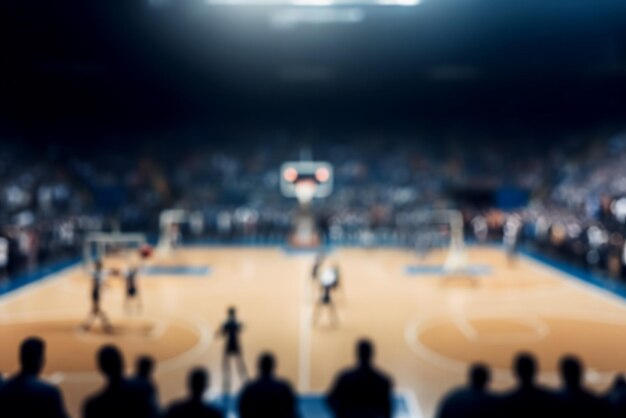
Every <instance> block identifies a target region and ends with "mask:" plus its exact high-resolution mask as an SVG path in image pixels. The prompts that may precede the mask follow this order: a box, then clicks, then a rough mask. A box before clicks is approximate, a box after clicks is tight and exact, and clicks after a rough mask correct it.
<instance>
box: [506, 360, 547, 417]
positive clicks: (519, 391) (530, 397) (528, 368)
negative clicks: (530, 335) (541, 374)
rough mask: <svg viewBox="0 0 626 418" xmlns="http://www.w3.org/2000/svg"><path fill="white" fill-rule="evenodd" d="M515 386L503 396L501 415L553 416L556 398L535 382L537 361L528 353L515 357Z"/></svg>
mask: <svg viewBox="0 0 626 418" xmlns="http://www.w3.org/2000/svg"><path fill="white" fill-rule="evenodd" d="M514 369H515V376H516V378H517V387H516V388H515V389H514V390H513V391H511V392H509V393H508V394H506V395H505V396H504V398H503V404H502V410H501V414H500V415H501V416H503V417H507V418H517V417H519V418H527V417H533V418H541V417H546V418H548V417H549V418H554V417H555V416H557V415H555V414H556V412H557V411H556V398H555V396H554V395H553V394H551V393H550V392H548V391H547V390H546V389H544V388H542V387H540V386H539V385H537V384H536V382H535V379H536V377H537V362H536V360H535V357H533V356H532V355H531V354H528V353H521V354H518V355H517V357H516V358H515V366H514Z"/></svg>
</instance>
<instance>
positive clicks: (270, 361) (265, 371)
mask: <svg viewBox="0 0 626 418" xmlns="http://www.w3.org/2000/svg"><path fill="white" fill-rule="evenodd" d="M275 369H276V360H275V359H274V355H273V354H271V353H263V354H261V356H260V357H259V373H260V374H261V377H272V376H273V375H274V370H275Z"/></svg>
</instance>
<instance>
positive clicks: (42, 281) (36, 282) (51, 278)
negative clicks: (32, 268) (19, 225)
mask: <svg viewBox="0 0 626 418" xmlns="http://www.w3.org/2000/svg"><path fill="white" fill-rule="evenodd" d="M79 265H80V260H73V261H71V262H69V263H68V265H65V266H63V267H61V268H59V269H58V270H55V271H52V272H50V273H45V269H43V270H41V272H40V274H41V276H39V277H37V278H36V279H33V280H31V281H28V282H27V283H24V284H22V285H17V286H16V287H14V288H12V289H9V290H6V291H5V292H2V291H1V290H0V306H1V305H3V304H6V303H7V302H9V301H10V300H13V299H15V298H16V297H19V296H20V295H24V294H27V293H30V292H33V291H36V290H38V289H41V288H42V287H45V286H49V285H50V284H52V283H56V282H57V281H58V280H59V279H61V278H63V277H64V276H65V275H66V274H67V273H68V272H69V271H71V270H73V269H75V268H76V267H77V266H79ZM37 275H39V274H37ZM9 280H11V279H9ZM13 280H19V278H18V279H13Z"/></svg>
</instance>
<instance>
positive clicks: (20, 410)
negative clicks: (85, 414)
mask: <svg viewBox="0 0 626 418" xmlns="http://www.w3.org/2000/svg"><path fill="white" fill-rule="evenodd" d="M44 357H45V343H44V341H43V340H41V339H39V338H36V337H31V338H28V339H26V340H24V341H23V342H22V345H21V347H20V371H19V373H18V374H17V375H16V376H14V377H13V378H11V379H9V380H8V381H7V382H6V383H5V384H4V385H2V386H1V389H0V408H1V409H0V416H2V418H13V417H15V418H25V417H37V418H48V417H50V418H65V417H67V413H66V411H65V406H64V403H63V396H62V395H61V392H60V391H59V390H58V389H57V388H55V387H54V386H51V385H49V384H47V383H45V382H43V381H41V380H40V379H39V374H40V373H41V371H42V369H43V366H44V363H45V358H44Z"/></svg>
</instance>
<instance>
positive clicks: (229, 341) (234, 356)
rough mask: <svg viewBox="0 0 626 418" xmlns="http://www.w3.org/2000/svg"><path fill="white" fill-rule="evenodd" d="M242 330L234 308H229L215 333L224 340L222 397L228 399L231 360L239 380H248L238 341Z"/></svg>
mask: <svg viewBox="0 0 626 418" xmlns="http://www.w3.org/2000/svg"><path fill="white" fill-rule="evenodd" d="M242 330H243V324H242V323H241V322H239V321H238V320H237V311H236V310H235V308H229V309H228V318H227V319H226V321H224V323H223V324H222V326H221V327H220V329H219V330H218V331H217V336H219V337H222V338H224V339H225V344H224V354H223V357H222V370H223V376H224V377H223V379H224V395H225V397H226V398H228V394H229V393H230V382H231V362H232V361H233V360H234V361H235V362H236V363H237V368H238V370H239V377H240V379H241V380H242V381H245V380H246V379H247V378H248V371H247V369H246V363H245V361H244V358H243V353H242V350H241V343H240V341H239V334H240V333H241V331H242Z"/></svg>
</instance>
